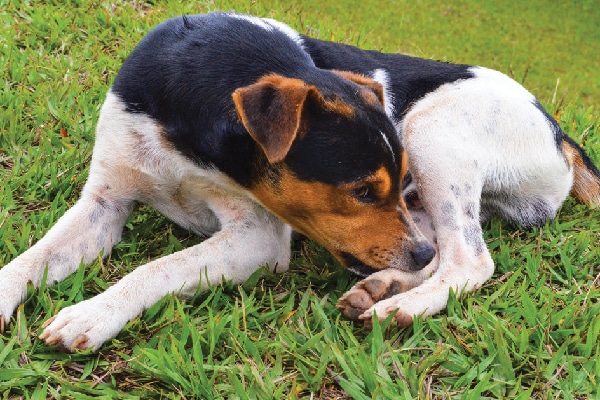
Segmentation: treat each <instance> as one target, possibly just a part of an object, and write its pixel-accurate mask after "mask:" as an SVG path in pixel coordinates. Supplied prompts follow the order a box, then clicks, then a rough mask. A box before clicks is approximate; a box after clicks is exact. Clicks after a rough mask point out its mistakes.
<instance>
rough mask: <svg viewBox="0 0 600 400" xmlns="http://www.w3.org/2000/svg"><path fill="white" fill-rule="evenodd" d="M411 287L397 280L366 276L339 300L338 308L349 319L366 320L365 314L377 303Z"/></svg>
mask: <svg viewBox="0 0 600 400" xmlns="http://www.w3.org/2000/svg"><path fill="white" fill-rule="evenodd" d="M409 289H410V287H407V285H404V284H403V283H402V282H400V281H397V280H385V279H378V278H366V279H364V280H362V281H360V282H358V283H357V284H356V285H355V286H354V287H353V288H352V289H350V290H349V291H348V292H346V294H344V295H343V296H342V297H341V298H340V299H339V300H338V303H337V308H339V309H340V310H341V311H342V314H343V315H344V316H345V317H346V318H348V319H352V320H364V318H362V316H363V314H364V313H365V311H367V310H368V309H370V308H371V307H372V306H374V305H375V303H377V302H379V301H381V300H385V299H388V298H390V297H392V296H394V295H396V294H398V293H402V292H405V291H407V290H409Z"/></svg>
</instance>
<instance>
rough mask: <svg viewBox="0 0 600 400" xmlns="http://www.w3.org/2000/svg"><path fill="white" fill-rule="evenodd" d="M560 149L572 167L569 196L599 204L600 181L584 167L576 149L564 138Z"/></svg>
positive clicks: (588, 203)
mask: <svg viewBox="0 0 600 400" xmlns="http://www.w3.org/2000/svg"><path fill="white" fill-rule="evenodd" d="M562 149H563V152H564V154H565V157H566V158H567V161H568V162H569V165H571V167H572V168H573V175H574V176H573V187H572V188H571V196H573V197H575V199H577V200H578V201H580V202H582V203H585V204H587V205H589V206H599V205H600V204H599V202H600V181H599V180H598V177H597V176H596V175H594V173H593V172H592V171H590V170H589V169H588V168H587V167H586V165H585V163H584V161H583V159H582V158H581V155H580V154H579V152H578V151H577V149H575V148H574V147H572V146H571V145H570V143H569V142H567V141H566V140H565V141H563V142H562Z"/></svg>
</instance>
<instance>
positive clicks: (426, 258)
mask: <svg viewBox="0 0 600 400" xmlns="http://www.w3.org/2000/svg"><path fill="white" fill-rule="evenodd" d="M410 255H411V256H412V258H413V260H414V261H415V264H414V268H413V270H414V271H418V270H421V269H423V268H425V266H426V265H427V264H429V263H430V262H431V260H433V257H435V249H434V248H433V246H432V245H430V244H429V243H427V242H421V243H417V245H416V246H415V249H414V250H413V251H411V252H410Z"/></svg>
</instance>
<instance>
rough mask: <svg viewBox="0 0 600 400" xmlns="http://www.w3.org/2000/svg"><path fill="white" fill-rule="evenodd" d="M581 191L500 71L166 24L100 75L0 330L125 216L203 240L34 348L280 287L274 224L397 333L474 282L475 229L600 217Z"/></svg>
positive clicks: (575, 167) (363, 312) (188, 20)
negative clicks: (575, 208)
mask: <svg viewBox="0 0 600 400" xmlns="http://www.w3.org/2000/svg"><path fill="white" fill-rule="evenodd" d="M340 71H346V72H340ZM490 85H491V86H490ZM514 128H517V129H516V130H515V129H514ZM525 133H526V134H525ZM528 150H529V151H528ZM532 151H533V152H534V153H535V154H533V155H532V154H531V152H532ZM599 175H600V174H598V171H597V169H595V167H594V166H593V164H592V163H591V161H590V160H589V158H588V157H587V156H586V155H585V153H584V152H583V150H581V148H579V147H578V146H577V145H576V144H575V143H574V142H573V141H572V140H571V139H569V138H568V137H566V136H565V135H564V133H562V131H561V130H560V128H559V127H558V125H557V124H556V123H555V122H554V121H553V120H552V118H551V117H549V116H548V115H547V114H546V113H545V111H543V109H542V108H541V106H540V105H539V103H538V102H537V101H536V100H535V98H533V96H531V95H530V94H529V93H528V92H526V91H525V89H523V88H522V87H521V86H520V85H518V84H517V83H515V82H514V81H512V80H510V79H509V78H507V77H505V76H504V75H502V74H500V73H498V72H494V71H490V70H486V69H483V68H480V67H470V66H452V65H451V64H443V63H436V62H434V61H427V60H419V59H413V58H409V57H406V56H401V55H386V54H382V53H377V52H366V51H362V50H359V49H356V48H353V47H350V46H345V45H342V44H334V43H328V42H322V41H318V40H314V39H310V38H308V37H306V36H302V35H299V34H298V33H297V32H295V31H293V30H292V29H291V28H289V27H288V26H286V25H284V24H282V23H279V22H277V21H274V20H270V19H261V18H257V17H252V16H247V15H241V14H233V13H213V14H207V15H203V16H190V17H180V18H176V19H172V20H169V21H167V22H165V23H163V24H161V25H159V26H158V27H157V28H155V29H154V30H153V31H151V32H150V33H149V34H148V35H147V36H146V37H145V38H144V39H143V40H142V41H141V42H140V44H139V45H138V47H137V48H136V49H135V50H134V51H133V53H132V54H131V55H130V56H129V57H128V59H127V60H126V62H125V63H124V65H123V67H122V69H121V71H120V72H119V74H118V75H117V77H116V79H115V82H114V84H113V86H112V88H111V90H110V91H109V93H108V95H107V98H106V101H105V103H104V105H103V107H102V110H101V114H100V118H99V121H98V125H97V130H96V143H95V146H94V151H93V156H92V162H91V166H90V172H89V178H88V181H87V182H86V185H85V187H84V189H83V191H82V195H81V199H80V200H79V201H78V202H77V204H76V205H75V206H74V207H73V208H72V209H70V210H69V211H68V212H67V213H66V214H65V215H64V216H63V217H62V218H61V219H60V220H59V221H58V222H57V223H56V225H55V226H54V227H53V228H52V229H51V230H50V231H49V232H48V233H47V235H46V236H45V237H44V238H42V239H41V240H40V241H39V242H38V243H37V244H35V245H34V246H33V247H32V248H31V249H29V250H27V251H26V252H24V253H23V254H22V255H20V256H19V257H17V258H16V259H15V260H13V261H12V262H10V263H9V264H7V265H6V266H4V267H3V268H2V269H0V291H1V292H2V293H3V294H4V295H3V297H2V298H0V325H2V326H1V328H4V325H5V324H7V323H8V322H9V318H10V316H11V315H12V313H13V311H14V309H15V307H16V306H17V305H18V304H19V303H20V302H22V301H23V299H24V297H25V295H26V286H27V283H28V282H32V283H33V284H34V285H36V286H37V285H39V284H40V282H41V280H42V277H43V275H44V271H45V269H47V280H48V283H49V284H52V283H54V282H56V281H59V280H61V279H63V278H64V277H66V276H67V275H68V274H70V273H72V272H73V271H75V270H76V268H77V267H78V265H79V264H80V262H84V263H87V262H89V261H91V260H93V259H95V258H96V257H98V254H102V255H103V256H107V255H108V253H109V252H110V249H111V247H112V246H113V244H114V243H116V242H118V241H119V239H120V236H121V230H122V227H123V225H124V223H125V219H126V218H127V216H128V215H129V214H130V213H131V211H132V209H133V206H134V204H135V203H139V202H141V203H147V204H150V205H152V206H153V207H155V208H156V209H158V210H159V211H160V212H162V213H163V214H165V215H166V216H167V217H169V218H170V219H172V220H173V221H174V222H176V223H177V224H179V225H181V226H183V227H184V228H187V229H190V230H191V231H194V232H196V233H198V234H200V235H206V236H209V238H208V239H206V240H205V241H203V242H202V243H200V244H198V245H196V246H194V247H191V248H189V249H186V250H183V251H180V252H177V253H174V254H172V255H169V256H166V257H163V258H159V259H157V260H154V261H152V262H150V263H148V264H145V265H142V266H140V267H138V268H137V269H136V270H135V271H134V272H132V273H130V274H129V275H127V276H125V277H124V278H123V279H122V280H121V281H120V282H118V283H117V284H115V285H113V286H111V287H110V288H109V289H108V290H107V291H105V292H104V293H102V294H100V295H98V296H96V297H93V298H91V299H88V300H85V301H82V302H80V303H78V304H75V305H73V306H70V307H67V308H65V309H63V310H61V311H60V312H59V313H58V314H57V315H56V316H54V317H51V318H50V319H49V320H48V321H46V323H45V324H44V326H45V330H44V332H43V333H42V334H41V335H40V338H41V339H43V340H45V341H46V343H48V344H57V345H60V346H62V347H64V348H66V349H69V350H78V349H86V348H91V349H93V350H97V349H98V348H99V347H100V346H101V345H102V343H104V342H105V341H106V340H108V339H109V338H111V337H114V336H115V335H116V334H117V333H118V332H119V331H120V330H121V329H122V327H123V326H124V325H125V324H126V323H127V321H128V320H130V319H132V318H134V317H136V316H137V315H138V314H139V313H140V312H141V311H142V310H144V309H145V308H147V307H149V306H150V305H152V304H153V303H154V302H156V301H158V300H159V299H161V298H162V297H164V296H165V295H167V294H169V293H177V294H180V295H184V296H185V295H190V294H193V293H194V292H196V290H197V288H198V286H200V288H205V287H206V286H207V285H209V284H214V283H219V282H220V281H221V279H223V278H226V279H230V280H232V281H233V282H235V283H239V282H243V281H244V280H245V279H246V278H247V277H248V276H250V274H252V273H253V272H254V271H255V270H256V269H257V268H258V267H260V266H262V265H268V266H269V267H270V268H271V269H273V270H277V271H284V270H286V269H287V267H288V263H289V257H290V245H289V242H290V236H291V230H292V229H291V227H293V228H294V229H295V230H296V231H298V232H300V233H302V234H304V235H306V236H308V237H310V238H312V239H314V240H316V241H317V242H319V243H321V244H323V245H324V246H325V247H326V248H327V249H328V250H329V251H330V252H331V253H332V254H333V255H334V256H336V257H337V258H338V260H339V261H340V262H341V264H342V265H345V266H346V267H348V268H349V269H351V270H352V271H354V272H356V273H357V274H359V275H363V276H367V278H366V279H365V280H363V281H361V282H359V283H358V284H357V285H356V286H355V287H353V288H352V289H351V290H350V291H349V292H348V293H347V294H346V295H344V296H343V297H342V298H341V299H340V300H339V303H338V306H339V307H340V308H341V310H342V312H343V314H344V315H346V316H347V317H349V318H352V319H360V320H364V321H367V322H368V321H369V320H370V319H371V318H372V317H373V315H374V314H375V313H376V314H377V317H378V318H380V319H381V318H386V317H388V316H390V315H392V314H393V315H394V318H395V320H396V321H397V322H398V324H400V325H407V324H409V323H410V322H411V321H412V320H413V318H415V317H416V316H421V317H422V316H427V315H431V314H433V313H436V312H438V311H440V310H442V309H443V308H444V307H445V305H446V302H447V298H448V291H449V290H450V289H454V290H456V291H457V292H466V291H470V290H473V289H475V288H477V287H478V286H480V285H481V284H482V283H483V282H485V281H486V280H487V279H489V278H490V276H491V275H492V273H493V269H494V266H493V262H492V260H491V258H490V256H489V252H488V250H487V247H486V246H485V242H484V241H483V236H482V231H481V225H480V220H483V219H485V218H489V216H491V215H495V214H499V215H501V216H504V217H505V218H507V219H509V220H512V221H515V222H518V223H520V224H522V225H523V226H533V225H539V224H542V223H543V222H544V221H545V220H547V219H549V218H552V217H554V215H555V213H556V209H557V208H558V207H559V206H560V204H561V203H562V202H563V201H564V199H565V198H566V196H567V195H568V193H569V191H572V192H573V194H574V195H575V197H577V198H578V199H579V200H582V201H584V202H587V203H598V200H599V199H600V196H599V194H600V189H599V188H600V184H599V182H600V180H599V178H598V176H599ZM409 208H410V209H409ZM434 245H435V246H434ZM436 248H437V252H436Z"/></svg>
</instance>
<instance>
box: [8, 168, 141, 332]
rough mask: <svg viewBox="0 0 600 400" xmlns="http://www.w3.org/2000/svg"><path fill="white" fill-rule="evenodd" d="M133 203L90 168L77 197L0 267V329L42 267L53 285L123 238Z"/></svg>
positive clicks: (38, 279)
mask: <svg viewBox="0 0 600 400" xmlns="http://www.w3.org/2000/svg"><path fill="white" fill-rule="evenodd" d="M115 189H116V190H115ZM132 204H133V202H132V201H131V200H128V199H126V198H124V197H122V195H121V193H118V188H114V187H112V186H111V183H110V182H108V181H102V180H101V179H100V178H98V179H96V176H95V172H94V171H93V170H92V171H91V172H90V179H89V180H88V184H87V185H86V188H85V189H84V191H83V193H82V197H81V199H80V200H79V201H78V202H77V203H76V204H75V205H74V206H73V207H72V208H71V209H69V210H68V211H67V212H66V213H65V215H63V216H62V217H61V218H60V219H59V220H58V222H57V223H56V224H55V225H54V226H53V227H52V228H51V229H50V231H49V232H48V233H47V234H46V235H45V236H44V237H43V238H42V239H40V240H39V241H38V242H37V243H36V244H35V245H34V246H33V247H31V248H30V249H28V250H27V251H25V252H24V253H23V254H21V255H20V256H19V257H17V258H16V259H14V260H13V261H12V262H10V263H8V264H7V265H5V266H4V267H3V268H2V269H0V293H1V295H0V330H2V329H3V328H4V325H5V324H6V323H8V320H9V319H10V316H11V315H12V313H13V311H14V309H15V308H16V307H17V306H18V305H19V304H20V303H21V302H22V301H23V300H24V299H25V295H26V293H27V284H28V282H31V283H32V284H33V285H34V286H36V287H37V286H39V285H40V283H41V280H42V277H43V275H44V269H45V268H47V269H48V275H47V283H48V284H49V285H52V284H54V283H56V282H58V281H61V280H62V279H64V278H65V277H66V276H68V275H69V274H71V273H72V272H74V271H75V270H76V269H77V267H78V266H79V264H80V263H82V262H83V263H89V262H90V261H92V260H94V259H95V258H97V257H98V256H99V255H100V254H103V255H104V256H107V255H108V253H109V252H110V250H111V248H112V246H113V245H114V244H115V243H117V242H118V241H119V240H120V238H121V231H122V228H123V224H124V223H125V220H126V219H127V216H128V215H129V214H130V212H131V209H132Z"/></svg>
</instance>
